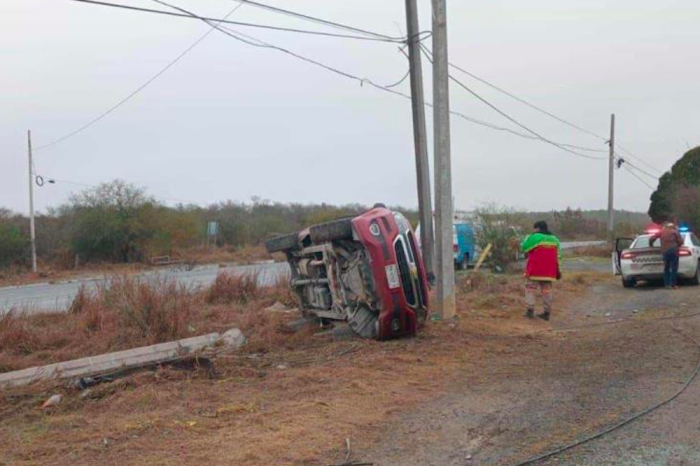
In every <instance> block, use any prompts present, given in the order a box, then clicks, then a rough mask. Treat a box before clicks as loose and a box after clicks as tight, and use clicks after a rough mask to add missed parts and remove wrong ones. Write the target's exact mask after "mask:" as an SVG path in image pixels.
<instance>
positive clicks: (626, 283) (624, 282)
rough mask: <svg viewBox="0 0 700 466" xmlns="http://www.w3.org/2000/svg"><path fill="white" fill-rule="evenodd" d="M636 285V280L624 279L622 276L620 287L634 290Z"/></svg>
mask: <svg viewBox="0 0 700 466" xmlns="http://www.w3.org/2000/svg"><path fill="white" fill-rule="evenodd" d="M636 284H637V280H635V279H634V278H625V277H624V276H623V277H622V286H623V287H625V288H634V285H636Z"/></svg>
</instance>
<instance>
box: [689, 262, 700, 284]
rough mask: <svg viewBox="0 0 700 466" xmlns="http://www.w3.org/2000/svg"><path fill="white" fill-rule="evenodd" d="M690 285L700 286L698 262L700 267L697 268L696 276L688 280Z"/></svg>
mask: <svg viewBox="0 0 700 466" xmlns="http://www.w3.org/2000/svg"><path fill="white" fill-rule="evenodd" d="M688 284H689V285H693V286H698V285H700V262H698V266H697V267H696V268H695V276H694V277H692V278H691V279H690V280H688Z"/></svg>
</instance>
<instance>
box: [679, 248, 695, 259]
mask: <svg viewBox="0 0 700 466" xmlns="http://www.w3.org/2000/svg"><path fill="white" fill-rule="evenodd" d="M678 255H679V256H680V257H688V256H692V255H693V253H692V251H691V250H690V249H686V248H680V249H679V250H678Z"/></svg>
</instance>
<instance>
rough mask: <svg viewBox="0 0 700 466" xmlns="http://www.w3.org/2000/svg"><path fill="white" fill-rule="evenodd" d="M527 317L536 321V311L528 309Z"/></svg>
mask: <svg viewBox="0 0 700 466" xmlns="http://www.w3.org/2000/svg"><path fill="white" fill-rule="evenodd" d="M525 317H527V318H528V319H534V318H535V311H534V310H533V309H528V310H527V312H526V313H525Z"/></svg>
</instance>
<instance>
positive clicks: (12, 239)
mask: <svg viewBox="0 0 700 466" xmlns="http://www.w3.org/2000/svg"><path fill="white" fill-rule="evenodd" d="M13 223H14V222H13V216H12V214H11V213H10V211H8V210H6V209H0V266H2V267H6V266H8V265H11V264H18V263H22V262H25V260H26V258H27V257H28V254H29V238H28V237H27V236H26V235H24V234H23V233H22V230H21V229H20V228H19V227H18V226H17V225H15V224H13Z"/></svg>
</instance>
